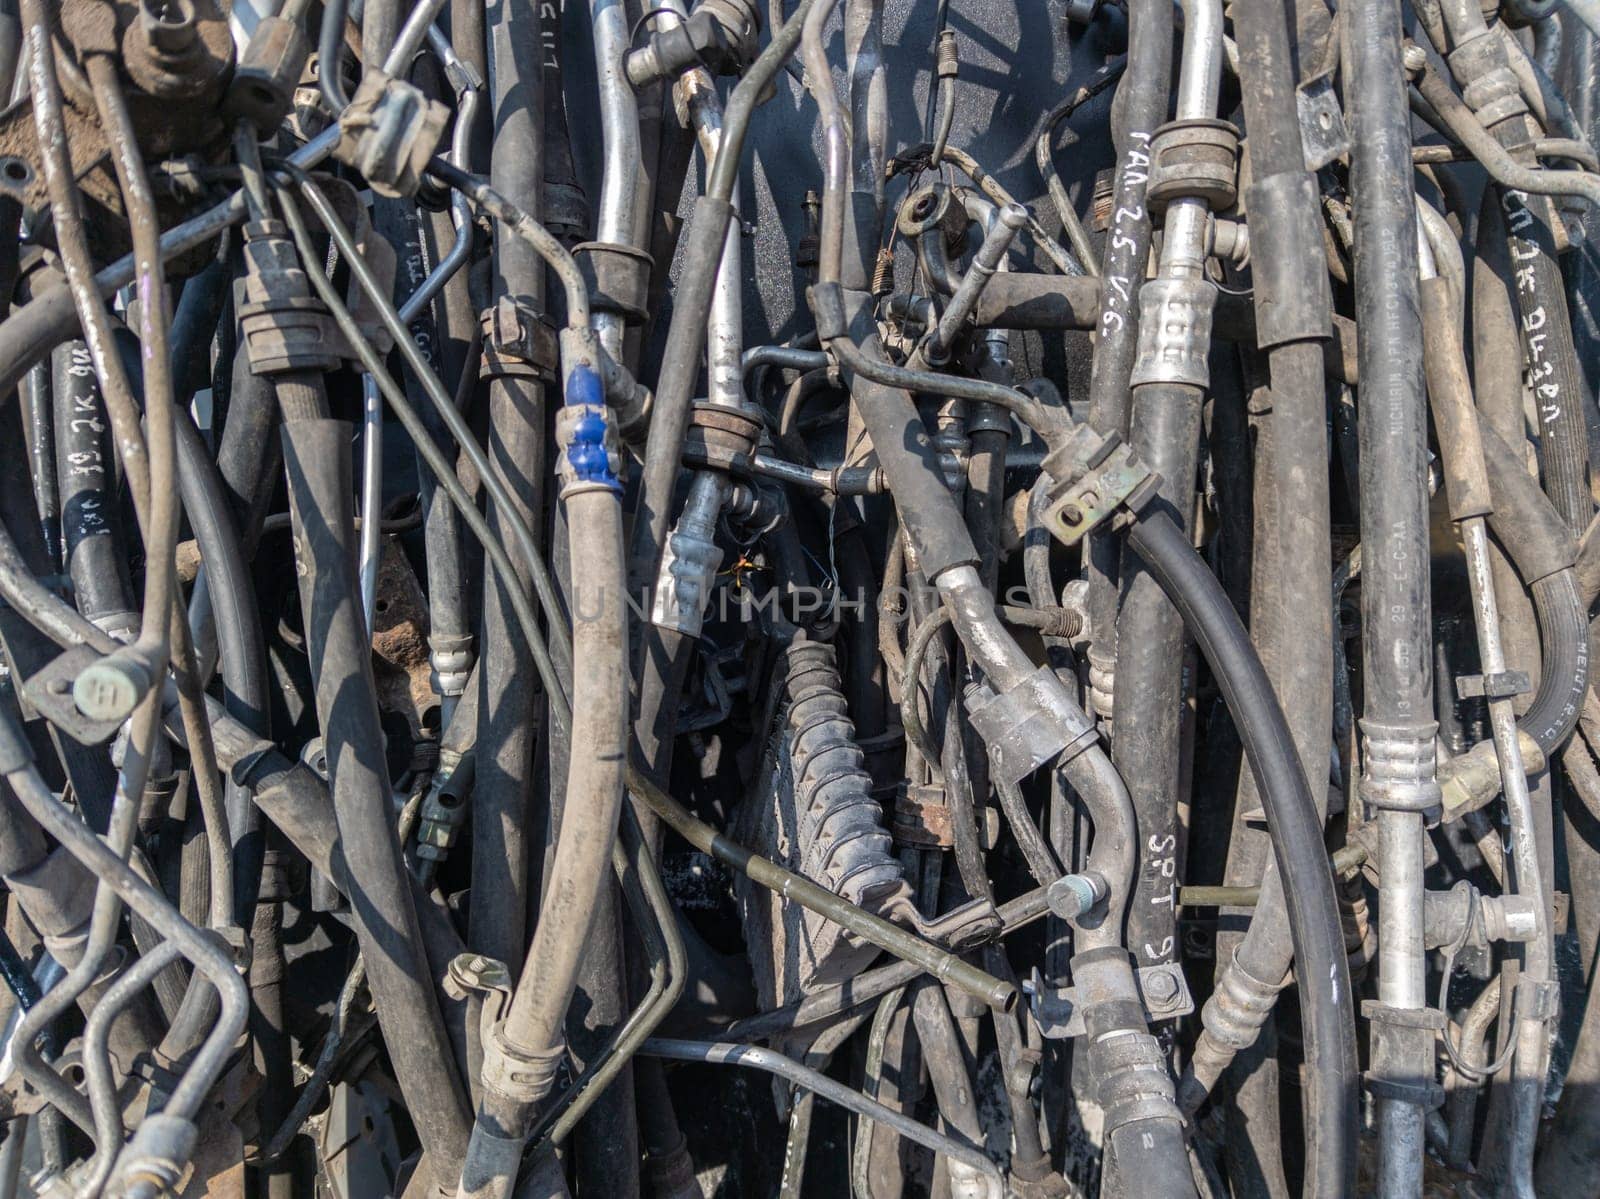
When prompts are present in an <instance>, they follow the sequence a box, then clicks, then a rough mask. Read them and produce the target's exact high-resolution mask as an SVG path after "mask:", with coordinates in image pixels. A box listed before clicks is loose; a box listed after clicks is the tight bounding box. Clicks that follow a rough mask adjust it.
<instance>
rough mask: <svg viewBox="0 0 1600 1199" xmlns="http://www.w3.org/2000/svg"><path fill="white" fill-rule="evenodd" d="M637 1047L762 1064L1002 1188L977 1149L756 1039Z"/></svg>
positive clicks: (654, 1042) (997, 1192)
mask: <svg viewBox="0 0 1600 1199" xmlns="http://www.w3.org/2000/svg"><path fill="white" fill-rule="evenodd" d="M640 1052H642V1053H647V1054H651V1055H653V1056H655V1057H666V1058H674V1059H676V1060H678V1061H684V1062H706V1063H709V1064H711V1065H718V1066H749V1067H751V1068H753V1069H756V1070H765V1071H766V1072H767V1073H769V1074H776V1075H777V1076H778V1077H779V1078H784V1079H787V1080H788V1081H789V1082H791V1083H793V1084H794V1085H795V1086H797V1087H804V1088H805V1089H806V1090H808V1091H812V1092H814V1093H815V1094H818V1095H820V1096H822V1097H823V1098H824V1099H830V1100H832V1101H833V1102H834V1103H837V1104H838V1105H839V1106H840V1107H844V1108H848V1109H849V1110H850V1111H853V1112H855V1113H856V1114H857V1115H860V1116H862V1117H865V1118H866V1119H869V1120H873V1121H876V1122H877V1123H879V1124H883V1125H885V1126H887V1127H889V1128H891V1129H893V1130H894V1131H895V1132H897V1133H899V1134H900V1135H901V1136H903V1137H905V1138H906V1140H908V1141H914V1142H915V1143H917V1144H918V1145H922V1146H924V1147H926V1148H928V1149H932V1150H933V1151H934V1152H936V1153H942V1154H944V1155H945V1156H947V1157H949V1158H951V1159H952V1160H954V1161H956V1162H959V1163H961V1164H962V1165H964V1166H966V1167H968V1168H969V1169H971V1170H972V1171H974V1173H975V1174H977V1175H980V1176H981V1177H982V1178H983V1179H984V1180H985V1181H986V1182H987V1184H988V1194H989V1197H990V1199H1000V1197H1001V1196H1002V1195H1004V1194H1005V1183H1004V1181H1003V1180H1002V1178H1001V1176H1000V1172H999V1170H997V1169H996V1168H995V1164H994V1163H993V1162H992V1161H990V1160H989V1158H988V1156H987V1155H986V1154H985V1153H983V1152H982V1150H980V1149H976V1148H973V1147H972V1146H970V1145H966V1144H963V1143H962V1142H960V1141H958V1140H956V1139H955V1138H954V1137H950V1136H947V1135H945V1134H944V1133H939V1132H935V1131H934V1130H933V1129H931V1128H929V1127H928V1126H927V1125H925V1124H919V1123H917V1121H915V1120H913V1119H911V1117H909V1116H906V1115H902V1114H901V1113H900V1112H897V1111H895V1110H894V1109H893V1108H889V1107H885V1106H884V1105H883V1104H881V1103H878V1102H877V1101H876V1100H873V1099H868V1098H867V1097H866V1096H865V1095H862V1094H861V1093H860V1092H859V1091H852V1090H851V1089H850V1088H849V1087H847V1086H845V1085H844V1084H843V1083H839V1082H835V1081H834V1080H833V1079H831V1078H829V1077H828V1076H827V1075H826V1074H823V1073H821V1072H820V1071H817V1070H813V1069H811V1068H810V1067H808V1066H802V1065H801V1064H800V1063H799V1062H797V1061H794V1060H793V1059H791V1058H786V1057H784V1056H783V1055H782V1054H780V1053H774V1052H773V1051H772V1050H770V1049H762V1048H761V1047H759V1046H757V1045H734V1044H729V1043H728V1042H725V1041H724V1042H716V1041H680V1040H676V1039H673V1038H668V1037H652V1038H651V1039H650V1040H648V1041H646V1042H645V1043H644V1048H643V1049H642V1050H641V1051H640Z"/></svg>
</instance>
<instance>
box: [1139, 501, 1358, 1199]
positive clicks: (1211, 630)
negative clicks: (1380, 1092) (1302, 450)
mask: <svg viewBox="0 0 1600 1199" xmlns="http://www.w3.org/2000/svg"><path fill="white" fill-rule="evenodd" d="M1128 540H1129V544H1130V545H1132V547H1133V548H1134V549H1136V550H1137V551H1138V553H1139V556H1140V557H1141V558H1142V559H1143V560H1144V563H1145V566H1146V568H1147V569H1148V570H1149V571H1150V573H1151V574H1152V575H1154V576H1155V577H1156V579H1157V580H1158V581H1159V582H1160V584H1161V587H1162V589H1163V590H1164V591H1165V592H1166V594H1167V597H1168V598H1169V599H1171V601H1172V603H1173V605H1174V606H1175V607H1176V608H1177V609H1178V611H1179V612H1181V613H1182V614H1183V619H1184V623H1185V624H1186V625H1187V626H1188V628H1189V631H1190V632H1191V633H1193V634H1194V638H1195V640H1196V641H1197V642H1198V643H1199V645H1200V649H1201V651H1202V652H1203V653H1204V654H1205V656H1206V661H1207V662H1209V663H1210V665H1211V671H1212V674H1213V675H1214V676H1215V677H1216V679H1217V685H1218V687H1220V688H1221V690H1222V694H1223V698H1224V699H1225V700H1226V701H1227V705H1228V710H1229V712H1231V713H1232V714H1233V719H1234V723H1235V724H1236V725H1237V726H1238V729H1239V736H1240V739H1241V740H1242V741H1243V742H1244V749H1245V755H1246V757H1247V758H1248V759H1249V762H1250V769H1251V771H1252V772H1253V773H1254V775H1255V777H1256V788H1257V790H1258V791H1259V792H1260V794H1261V797H1262V800H1263V803H1264V806H1265V809H1266V814H1267V830H1268V832H1269V834H1270V835H1271V837H1272V850H1273V855H1274V858H1275V860H1276V862H1277V867H1278V875H1279V877H1281V878H1282V879H1283V881H1284V907H1285V909H1286V910H1287V912H1288V914H1289V932H1290V938H1291V940H1292V942H1293V947H1294V960H1295V961H1296V962H1297V963H1298V969H1297V970H1296V977H1297V979H1298V980H1299V984H1300V1018H1301V1022H1302V1026H1303V1033H1304V1038H1305V1058H1306V1141H1307V1150H1306V1193H1307V1194H1308V1195H1309V1194H1315V1195H1328V1196H1335V1195H1346V1194H1349V1193H1350V1192H1351V1191H1352V1190H1353V1189H1354V1183H1355V1178H1354V1175H1355V1148H1356V1120H1355V1117H1356V1080H1357V1078H1358V1077H1359V1073H1358V1070H1357V1066H1356V1044H1355V999H1354V995H1353V994H1352V992H1351V989H1350V968H1349V963H1348V961H1347V960H1346V957H1345V948H1344V934H1343V932H1342V930H1341V927H1340V922H1339V907H1338V901H1337V898H1336V896H1335V894H1334V888H1333V875H1332V873H1331V871H1330V870H1329V868H1328V855H1327V850H1326V849H1325V848H1324V847H1323V843H1322V821H1321V819H1320V818H1319V817H1318V815H1317V807H1316V804H1315V803H1314V802H1313V801H1312V798H1311V792H1310V789H1309V788H1308V787H1307V786H1306V776H1305V771H1304V770H1302V769H1301V766H1300V762H1299V759H1298V758H1297V757H1296V755H1295V753H1294V738H1293V736H1292V735H1291V734H1290V731H1289V724H1288V721H1287V720H1285V719H1284V715H1283V709H1282V708H1281V707H1279V705H1278V700H1277V696H1276V695H1275V694H1274V693H1273V690H1272V683H1271V681H1270V680H1269V679H1268V678H1267V674H1266V671H1265V670H1264V669H1263V668H1262V666H1261V660H1260V658H1258V657H1257V656H1256V652H1255V648H1254V647H1253V646H1252V645H1251V644H1250V638H1249V635H1248V634H1247V633H1246V632H1245V630H1244V626H1243V625H1242V624H1240V623H1239V617H1238V615H1237V614H1236V613H1235V612H1234V610H1233V605H1232V604H1230V603H1229V602H1228V597H1227V594H1226V593H1225V592H1224V591H1223V590H1222V585H1221V584H1220V583H1218V582H1217V579H1216V576H1215V575H1213V574H1212V573H1211V572H1210V571H1209V570H1208V569H1207V568H1206V565H1205V563H1204V562H1203V561H1202V560H1201V559H1200V557H1199V555H1198V554H1196V553H1195V551H1194V548H1193V546H1191V545H1190V544H1189V541H1188V539H1187V538H1186V537H1185V536H1184V534H1183V531H1182V530H1181V529H1179V528H1178V526H1177V525H1176V524H1174V523H1173V522H1172V519H1171V518H1170V517H1168V516H1167V515H1166V514H1165V513H1164V512H1161V511H1149V512H1147V513H1146V514H1145V515H1142V516H1141V517H1140V519H1139V522H1138V523H1137V524H1135V525H1134V526H1133V528H1132V529H1131V530H1130V531H1129V534H1128Z"/></svg>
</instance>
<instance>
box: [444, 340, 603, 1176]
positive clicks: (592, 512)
mask: <svg viewBox="0 0 1600 1199" xmlns="http://www.w3.org/2000/svg"><path fill="white" fill-rule="evenodd" d="M562 340H563V360H564V367H565V369H566V371H567V373H568V374H567V382H566V396H567V404H566V407H565V409H564V410H563V412H562V414H561V417H562V420H561V422H560V429H561V432H562V434H563V437H564V441H563V467H562V469H563V473H564V476H565V479H566V483H565V486H564V487H563V489H562V504H563V506H564V507H565V508H566V514H567V523H568V526H569V527H570V528H571V530H572V537H573V542H574V544H575V545H582V546H583V547H584V552H583V553H575V554H573V555H572V595H573V628H572V656H573V660H574V662H577V663H581V668H580V669H578V670H576V671H575V672H574V675H573V693H572V712H571V714H570V718H569V720H568V721H567V724H568V727H570V728H571V730H572V754H571V757H570V759H569V761H568V764H567V790H566V800H565V803H564V806H563V808H562V819H561V831H560V834H559V837H558V840H557V842H556V849H555V857H554V861H553V863H552V864H551V867H550V874H549V879H548V882H547V884H546V887H545V895H544V901H543V903H542V904H541V905H540V909H539V922H538V925H537V927H536V928H535V930H534V935H533V944H532V945H531V946H530V948H529V950H528V958H527V964H526V966H525V967H524V969H523V971H522V976H521V978H520V979H519V980H518V983H517V986H516V989H515V990H514V991H513V992H512V996H511V1001H510V1005H509V1008H508V1010H507V1011H506V1013H505V1017H504V1019H503V1021H501V1022H500V1024H499V1026H498V1028H497V1029H496V1030H495V1032H494V1033H493V1035H492V1037H491V1038H490V1042H489V1043H488V1044H486V1045H485V1047H484V1052H485V1069H484V1085H483V1089H482V1098H481V1102H480V1103H479V1107H478V1115H477V1120H476V1121H475V1123H474V1124H473V1128H472V1140H471V1144H470V1145H469V1146H468V1150H467V1155H466V1160H465V1162H464V1163H463V1166H462V1169H461V1171H460V1189H459V1192H458V1193H459V1194H460V1195H461V1196H462V1197H463V1199H467V1197H468V1196H473V1197H476V1196H503V1195H508V1194H510V1192H511V1188H512V1186H513V1185H514V1183H515V1181H516V1176H517V1170H518V1164H519V1162H520V1158H521V1153H522V1148H523V1146H524V1145H525V1144H526V1143H527V1139H528V1136H529V1133H530V1131H531V1126H532V1118H533V1115H534V1112H535V1108H536V1105H537V1104H538V1103H539V1102H540V1101H541V1100H543V1099H544V1097H545V1096H546V1095H547V1094H548V1093H549V1091H550V1088H551V1087H552V1086H553V1085H554V1083H555V1076H556V1069H557V1067H558V1066H559V1064H560V1062H561V1060H562V1058H563V1057H564V1056H565V1054H564V1050H563V1045H562V1029H563V1026H564V1025H565V1022H566V1016H567V1007H568V1005H569V1004H570V1003H571V1001H572V993H573V990H574V989H575V987H576V986H577V982H578V973H579V969H580V967H581V966H582V964H583V959H584V955H585V952H586V950H587V948H588V941H589V936H590V928H591V925H592V924H593V922H594V916H595V909H596V906H597V905H598V903H599V901H600V896H601V892H602V889H603V888H604V887H606V886H608V885H609V884H610V874H609V870H608V867H609V865H610V862H611V851H612V846H613V845H614V844H615V842H616V836H617V821H618V817H619V814H620V812H621V809H622V802H623V790H622V785H623V776H624V772H625V771H626V769H627V760H628V657H627V655H628V630H627V594H626V582H625V574H624V571H625V569H626V568H625V563H626V561H627V555H626V552H625V551H626V543H625V542H624V539H623V533H622V508H621V502H620V501H621V497H620V490H621V489H620V487H619V485H618V484H617V481H616V478H615V476H614V475H612V474H611V470H610V466H609V464H608V463H607V451H606V449H605V423H604V418H603V416H602V413H603V408H602V407H601V404H602V402H603V401H602V394H601V390H600V380H599V377H598V375H597V374H596V373H595V370H594V368H593V365H592V364H593V361H594V359H593V353H594V350H593V345H592V342H591V341H590V340H589V339H588V335H587V334H586V332H579V331H577V330H574V329H571V328H569V329H568V330H566V332H565V333H564V334H563V338H562ZM552 702H553V703H556V704H558V705H559V704H560V703H561V700H560V697H552Z"/></svg>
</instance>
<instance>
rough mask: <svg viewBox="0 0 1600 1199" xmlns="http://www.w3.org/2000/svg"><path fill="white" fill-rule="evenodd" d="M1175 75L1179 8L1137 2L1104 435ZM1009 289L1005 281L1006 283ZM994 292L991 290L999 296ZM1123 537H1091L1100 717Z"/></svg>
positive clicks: (1125, 379)
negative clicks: (1156, 148)
mask: <svg viewBox="0 0 1600 1199" xmlns="http://www.w3.org/2000/svg"><path fill="white" fill-rule="evenodd" d="M1171 76H1172V4H1171V3H1170V2H1169V0H1132V2H1131V3H1130V4H1129V6H1128V66H1127V71H1126V72H1125V73H1124V75H1123V77H1122V82H1121V83H1120V84H1118V86H1117V102H1116V104H1114V105H1113V110H1112V112H1113V118H1114V119H1115V120H1117V129H1116V141H1117V146H1118V157H1117V169H1116V175H1115V176H1114V178H1113V180H1112V184H1111V188H1112V192H1111V194H1112V198H1113V205H1112V209H1111V211H1112V213H1113V214H1114V229H1113V230H1112V232H1111V234H1110V236H1108V237H1107V238H1106V240H1105V257H1104V260H1103V261H1102V262H1101V265H1100V282H1101V284H1102V287H1101V290H1100V299H1099V317H1098V319H1097V321H1096V323H1095V330H1096V332H1097V333H1098V334H1099V336H1098V338H1097V340H1096V341H1095V347H1094V356H1093V358H1092V359H1091V361H1090V370H1089V423H1090V424H1091V425H1093V426H1094V428H1095V430H1096V431H1097V432H1100V433H1116V434H1118V435H1126V433H1127V431H1128V417H1129V402H1130V389H1129V380H1130V379H1131V378H1132V376H1133V362H1134V357H1135V356H1136V354H1137V352H1138V347H1139V309H1138V305H1137V304H1136V303H1135V302H1134V298H1135V296H1136V295H1137V292H1138V289H1137V286H1136V285H1137V283H1138V281H1139V280H1141V279H1143V278H1144V273H1145V266H1146V263H1147V261H1148V260H1149V257H1150V240H1151V225H1150V213H1149V210H1148V209H1147V208H1146V206H1145V188H1146V184H1147V183H1148V182H1149V177H1150V170H1149V167H1150V139H1151V137H1152V135H1153V134H1154V133H1155V130H1156V126H1158V125H1160V124H1161V123H1162V122H1163V121H1165V120H1166V118H1167V103H1168V89H1169V87H1170V83H1169V81H1170V79H1171ZM1001 282H1002V284H1004V282H1005V281H1004V280H1002V281H1001ZM993 291H994V289H991V294H993ZM1121 548H1122V542H1121V540H1120V539H1119V538H1116V537H1111V536H1108V535H1097V536H1094V537H1092V538H1091V539H1090V542H1089V550H1088V555H1087V558H1088V564H1087V567H1086V574H1087V577H1088V579H1089V597H1090V603H1089V624H1090V627H1091V628H1092V629H1093V630H1094V634H1093V635H1094V644H1093V645H1091V647H1090V649H1089V662H1090V670H1091V677H1094V676H1098V677H1099V678H1100V679H1102V680H1104V685H1103V686H1102V687H1100V688H1098V689H1096V690H1094V691H1091V698H1092V699H1094V698H1096V697H1098V702H1097V703H1096V705H1095V706H1096V709H1097V711H1098V713H1099V714H1100V715H1103V716H1110V714H1111V700H1112V694H1111V684H1110V680H1111V678H1112V677H1113V672H1114V670H1115V663H1116V658H1117V642H1116V612H1117V592H1118V587H1117V582H1118V579H1119V577H1120V573H1121V572H1120V567H1119V557H1118V556H1119V554H1120V552H1121Z"/></svg>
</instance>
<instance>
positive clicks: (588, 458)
mask: <svg viewBox="0 0 1600 1199" xmlns="http://www.w3.org/2000/svg"><path fill="white" fill-rule="evenodd" d="M566 401H567V407H569V408H578V409H581V410H582V412H583V415H582V416H580V417H579V418H578V420H577V422H576V423H575V424H574V425H573V426H572V441H571V442H570V443H569V444H568V445H567V463H568V465H569V466H570V467H571V468H572V475H573V478H574V479H575V480H576V481H577V482H580V483H599V484H601V485H602V486H605V487H609V488H610V489H611V490H612V491H618V492H620V491H621V490H622V483H621V482H620V481H619V480H618V479H617V476H616V473H615V472H614V471H612V469H611V455H610V454H608V453H607V452H606V410H605V407H604V405H605V392H604V390H603V389H602V388H601V385H600V376H599V375H597V374H596V373H595V372H594V371H592V370H590V369H589V368H588V367H587V366H579V367H576V368H574V369H573V372H572V374H571V375H570V376H568V378H567V394H566Z"/></svg>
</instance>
